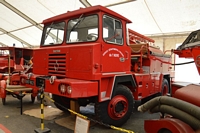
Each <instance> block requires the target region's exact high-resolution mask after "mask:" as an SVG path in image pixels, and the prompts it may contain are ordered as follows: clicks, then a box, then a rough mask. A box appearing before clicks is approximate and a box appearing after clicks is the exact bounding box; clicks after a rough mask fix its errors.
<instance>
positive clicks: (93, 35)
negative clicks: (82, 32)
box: [86, 33, 98, 41]
mask: <svg viewBox="0 0 200 133" xmlns="http://www.w3.org/2000/svg"><path fill="white" fill-rule="evenodd" d="M97 37H98V35H97V34H95V33H90V34H88V35H87V37H86V38H87V40H88V41H95V40H96V39H97Z"/></svg>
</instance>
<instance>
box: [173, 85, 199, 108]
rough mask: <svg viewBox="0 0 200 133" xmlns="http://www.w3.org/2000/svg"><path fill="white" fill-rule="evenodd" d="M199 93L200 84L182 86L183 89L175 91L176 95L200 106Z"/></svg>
mask: <svg viewBox="0 0 200 133" xmlns="http://www.w3.org/2000/svg"><path fill="white" fill-rule="evenodd" d="M199 94H200V85H198V84H190V85H187V86H185V87H182V88H181V89H178V90H177V91H176V92H175V94H174V97H175V98H178V99H181V100H183V101H187V102H189V103H192V104H194V105H197V106H199V107H200V102H199V101H200V97H199Z"/></svg>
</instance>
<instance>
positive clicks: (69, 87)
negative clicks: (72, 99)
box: [67, 86, 72, 94]
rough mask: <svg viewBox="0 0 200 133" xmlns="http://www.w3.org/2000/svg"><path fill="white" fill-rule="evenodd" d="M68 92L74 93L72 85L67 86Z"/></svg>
mask: <svg viewBox="0 0 200 133" xmlns="http://www.w3.org/2000/svg"><path fill="white" fill-rule="evenodd" d="M67 93H68V94H71V93H72V87H71V86H67Z"/></svg>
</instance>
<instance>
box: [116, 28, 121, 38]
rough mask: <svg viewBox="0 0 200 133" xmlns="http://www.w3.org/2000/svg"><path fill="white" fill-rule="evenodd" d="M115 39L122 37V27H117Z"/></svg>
mask: <svg viewBox="0 0 200 133" xmlns="http://www.w3.org/2000/svg"><path fill="white" fill-rule="evenodd" d="M115 39H122V29H115Z"/></svg>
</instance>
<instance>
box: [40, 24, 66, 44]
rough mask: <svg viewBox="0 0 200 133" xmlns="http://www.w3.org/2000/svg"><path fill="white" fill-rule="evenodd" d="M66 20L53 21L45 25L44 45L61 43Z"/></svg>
mask: <svg viewBox="0 0 200 133" xmlns="http://www.w3.org/2000/svg"><path fill="white" fill-rule="evenodd" d="M64 28H65V22H60V23H51V24H50V25H47V26H45V27H44V35H43V38H42V45H54V44H61V43H62V42H63V38H64Z"/></svg>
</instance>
